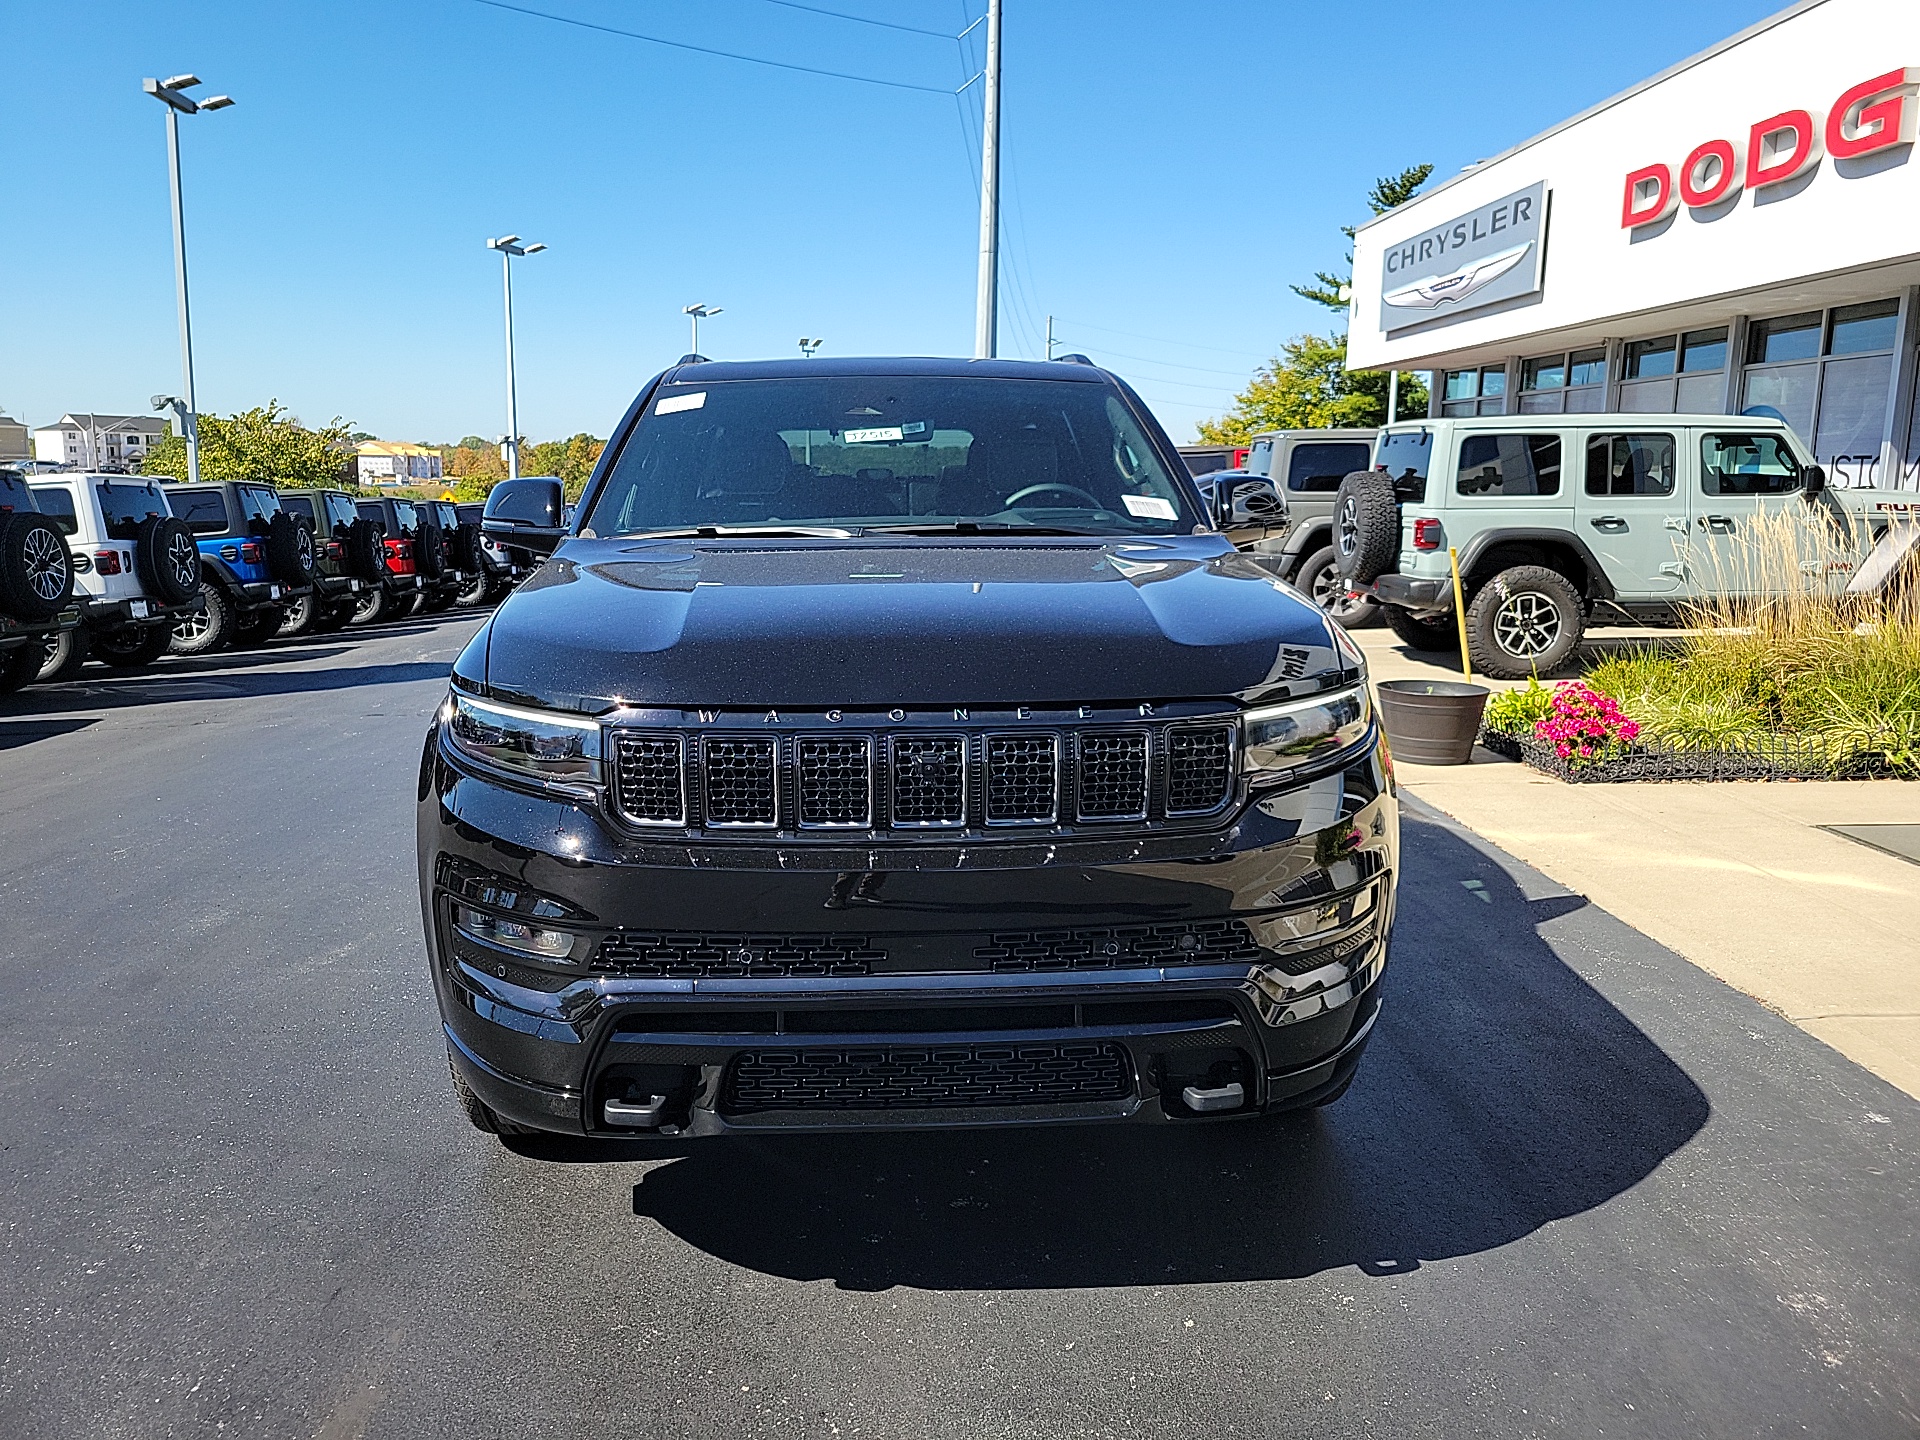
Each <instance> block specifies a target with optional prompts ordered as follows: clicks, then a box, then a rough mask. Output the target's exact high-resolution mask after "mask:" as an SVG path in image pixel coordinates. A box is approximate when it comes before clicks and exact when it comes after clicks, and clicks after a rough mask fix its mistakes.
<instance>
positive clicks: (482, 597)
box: [453, 571, 493, 605]
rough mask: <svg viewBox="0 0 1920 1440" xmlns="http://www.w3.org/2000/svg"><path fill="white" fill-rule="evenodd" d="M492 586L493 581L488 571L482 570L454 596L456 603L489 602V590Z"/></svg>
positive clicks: (482, 603)
mask: <svg viewBox="0 0 1920 1440" xmlns="http://www.w3.org/2000/svg"><path fill="white" fill-rule="evenodd" d="M492 588H493V586H492V583H491V581H490V580H489V578H488V576H487V574H486V572H484V571H482V572H481V573H480V574H478V575H475V576H474V577H473V578H472V579H471V580H469V581H467V583H466V584H465V585H463V586H462V587H461V588H460V593H459V594H458V595H456V596H454V597H453V599H454V603H455V604H458V605H484V604H486V603H487V592H488V591H489V590H491V589H492Z"/></svg>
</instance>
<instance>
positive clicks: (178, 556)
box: [167, 534, 200, 590]
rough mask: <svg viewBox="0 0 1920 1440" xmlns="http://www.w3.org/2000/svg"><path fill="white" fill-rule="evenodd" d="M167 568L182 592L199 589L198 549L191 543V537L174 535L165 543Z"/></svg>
mask: <svg viewBox="0 0 1920 1440" xmlns="http://www.w3.org/2000/svg"><path fill="white" fill-rule="evenodd" d="M167 566H168V568H169V569H170V570H172V571H173V578H174V579H175V580H176V581H178V582H179V584H180V588H181V589H182V590H194V589H197V588H198V587H199V585H200V547H199V546H197V545H195V544H194V543H193V537H192V536H191V535H180V534H175V535H174V537H173V538H172V539H171V540H169V541H168V542H167Z"/></svg>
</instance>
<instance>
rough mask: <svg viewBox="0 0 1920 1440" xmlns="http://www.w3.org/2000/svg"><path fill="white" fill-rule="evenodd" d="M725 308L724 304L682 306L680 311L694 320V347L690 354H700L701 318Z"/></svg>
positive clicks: (718, 312) (716, 313)
mask: <svg viewBox="0 0 1920 1440" xmlns="http://www.w3.org/2000/svg"><path fill="white" fill-rule="evenodd" d="M724 308H725V307H724V306H720V305H705V304H701V305H682V306H681V307H680V313H681V314H682V315H685V316H686V317H687V318H688V319H689V320H691V321H693V349H692V350H691V351H689V352H688V353H689V354H693V355H698V354H699V353H700V321H701V319H702V318H703V317H708V316H713V315H718V314H720V313H721V311H722V310H723V309H724Z"/></svg>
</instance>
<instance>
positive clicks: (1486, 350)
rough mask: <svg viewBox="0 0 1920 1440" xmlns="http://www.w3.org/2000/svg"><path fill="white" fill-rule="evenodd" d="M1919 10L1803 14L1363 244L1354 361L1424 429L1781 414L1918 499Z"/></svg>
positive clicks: (1678, 71)
mask: <svg viewBox="0 0 1920 1440" xmlns="http://www.w3.org/2000/svg"><path fill="white" fill-rule="evenodd" d="M1917 91H1920V0H1804V3H1801V4H1798V5H1795V6H1793V7H1792V8H1791V9H1788V10H1784V11H1782V12H1781V13H1780V14H1778V15H1775V16H1773V17H1772V18H1771V19H1768V20H1764V21H1762V22H1760V23H1759V24H1757V25H1754V26H1753V27H1751V28H1750V29H1748V30H1745V31H1743V32H1742V33H1740V34H1738V35H1735V36H1733V37H1732V38H1731V39H1729V40H1726V41H1724V42H1722V43H1721V44H1719V45H1716V46H1714V47H1713V48H1712V49H1710V50H1707V51H1705V52H1704V53H1702V54H1699V55H1696V56H1694V57H1693V58H1692V59H1690V60H1687V61H1685V62H1683V63H1682V64H1679V65H1676V66H1674V67H1673V68H1672V69H1670V70H1668V71H1666V72H1665V73H1663V74H1660V75H1656V76H1654V77H1653V78H1652V79H1650V80H1647V81H1644V82H1643V83H1641V84H1639V85H1636V86H1634V87H1633V88H1632V89H1631V90H1628V91H1626V92H1624V93H1623V94H1620V95H1616V96H1614V97H1613V98H1612V99H1610V100H1606V101H1604V102H1602V103H1601V104H1599V105H1596V106H1594V107H1593V108H1592V109H1590V110H1588V111H1586V112H1585V113H1583V114H1580V115H1576V116H1574V117H1573V118H1572V119H1570V120H1566V121H1564V122H1562V123H1561V124H1559V125H1556V126H1555V127H1554V128H1552V129H1551V130H1548V131H1546V132H1545V133H1544V134H1541V135H1537V136H1535V137H1534V138H1533V139H1531V140H1528V141H1526V142H1524V143H1523V144H1520V145H1517V146H1515V147H1514V148H1513V149H1511V150H1509V151H1507V152H1506V153H1505V154H1502V155H1499V156H1496V157H1494V158H1493V159H1491V160H1486V161H1482V162H1480V163H1478V164H1476V165H1472V166H1469V167H1468V168H1467V169H1466V170H1465V171H1463V172H1462V173H1460V174H1459V175H1457V176H1454V177H1453V178H1452V179H1450V180H1448V181H1446V182H1444V183H1442V184H1440V185H1437V186H1435V187H1433V188H1432V189H1430V190H1428V191H1426V192H1425V193H1423V194H1421V195H1420V196H1419V197H1418V198H1417V199H1414V200H1411V201H1409V202H1408V203H1406V204H1404V205H1402V206H1400V207H1399V208H1398V209H1396V210H1393V211H1391V212H1389V213H1388V214H1386V215H1382V216H1379V217H1378V218H1376V219H1374V220H1372V221H1371V222H1369V223H1368V224H1366V225H1364V226H1362V227H1361V228H1360V230H1359V231H1358V232H1357V234H1356V236H1355V242H1354V268H1353V275H1354V278H1353V304H1352V314H1351V318H1350V329H1349V340H1348V363H1349V365H1350V366H1352V368H1354V369H1356V370H1384V369H1387V368H1389V367H1392V368H1395V369H1401V370H1428V371H1432V372H1434V373H1433V397H1432V402H1431V403H1432V413H1433V414H1434V415H1487V414H1508V413H1512V414H1563V413H1567V412H1579V411H1599V410H1624V411H1640V412H1647V413H1658V412H1662V411H1665V412H1669V413H1671V412H1675V411H1680V412H1708V413H1733V414H1739V413H1752V414H1768V415H1778V416H1781V417H1783V418H1784V419H1786V420H1787V421H1788V422H1789V423H1790V424H1791V425H1792V426H1793V427H1794V429H1795V430H1796V431H1798V432H1799V433H1800V435H1801V436H1802V437H1804V438H1805V439H1806V441H1807V442H1808V444H1810V445H1811V446H1812V447H1813V450H1814V454H1815V457H1816V458H1817V459H1818V460H1819V461H1820V462H1821V463H1822V464H1824V465H1826V466H1827V467H1828V471H1829V474H1830V476H1831V477H1832V480H1833V483H1835V484H1836V485H1853V486H1858V485H1879V486H1882V487H1888V488H1902V489H1916V488H1920V423H1917V422H1916V414H1915V412H1916V409H1917V408H1920V406H1917V405H1916V386H1917V385H1920V158H1916V156H1915V153H1914V152H1915V129H1916V123H1920V97H1917V96H1916V92H1917Z"/></svg>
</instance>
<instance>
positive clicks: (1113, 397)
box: [583, 375, 1201, 536]
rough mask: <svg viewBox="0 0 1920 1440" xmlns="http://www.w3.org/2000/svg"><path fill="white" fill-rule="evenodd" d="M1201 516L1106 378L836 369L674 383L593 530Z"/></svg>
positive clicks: (1177, 522) (1172, 527) (647, 421)
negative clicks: (866, 373)
mask: <svg viewBox="0 0 1920 1440" xmlns="http://www.w3.org/2000/svg"><path fill="white" fill-rule="evenodd" d="M1200 518H1201V517H1199V516H1197V515H1195V514H1193V513H1191V506H1190V505H1189V503H1188V502H1187V501H1186V500H1185V499H1184V498H1183V497H1182V495H1181V492H1180V490H1179V488H1178V487H1177V486H1176V485H1175V483H1174V479H1173V477H1172V476H1171V475H1170V474H1169V473H1168V472H1167V468H1166V467H1165V466H1164V465H1163V464H1162V463H1161V461H1160V458H1159V456H1158V454H1157V453H1156V452H1155V450H1154V447H1153V445H1152V444H1151V442H1149V440H1148V439H1147V436H1146V434H1145V433H1144V432H1143V430H1142V429H1141V427H1140V425H1139V423H1138V422H1137V421H1136V420H1135V419H1134V417H1133V415H1132V414H1131V413H1130V412H1129V411H1128V409H1127V407H1126V405H1125V404H1124V403H1123V402H1122V400H1121V398H1120V396H1119V395H1118V394H1117V393H1116V392H1115V391H1114V390H1113V389H1111V388H1110V387H1108V386H1107V385H1104V384H1090V383H1085V382H1074V381H1057V380H1012V379H1001V378H996V377H986V376H982V377H979V378H949V377H939V376H901V375H872V376H859V375H841V376H835V375H829V376H823V377H821V378H819V379H817V380H816V379H812V378H791V379H767V380H726V381H718V382H712V383H708V384H704V385H694V384H685V385H663V386H661V387H660V388H659V390H658V391H656V392H655V394H654V397H653V399H652V401H651V402H650V403H649V404H648V406H647V411H646V413H645V415H643V416H642V417H641V419H640V422H639V423H638V424H637V425H636V426H635V427H634V429H633V432H632V433H631V434H630V435H629V436H628V438H627V442H626V444H625V446H624V447H623V448H622V449H621V451H620V453H619V456H618V457H617V458H616V460H615V462H614V464H613V467H612V470H611V471H610V472H609V474H608V478H607V482H606V485H605V488H604V489H602V491H601V492H600V494H599V495H598V496H597V498H596V499H595V501H594V505H593V510H592V512H591V513H590V514H589V515H588V516H587V518H586V521H585V525H584V527H583V528H584V530H585V532H586V533H588V534H593V535H603V536H605V535H631V534H639V533H645V532H649V531H657V530H689V529H691V530H701V529H707V528H713V529H716V530H725V529H735V528H749V529H782V528H800V529H813V528H831V529H836V530H854V531H859V530H866V529H876V528H878V529H907V530H914V531H919V530H925V531H929V532H935V533H937V532H939V531H941V530H948V529H952V530H959V531H966V530H970V529H995V530H998V529H1009V530H1022V529H1027V530H1041V531H1053V532H1055V533H1058V532H1060V531H1062V530H1065V531H1068V532H1073V533H1079V532H1084V533H1087V534H1099V535H1105V534H1117V535H1168V534H1175V533H1184V532H1190V531H1191V530H1192V529H1193V528H1194V526H1195V525H1196V524H1197V523H1199V522H1200Z"/></svg>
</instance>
